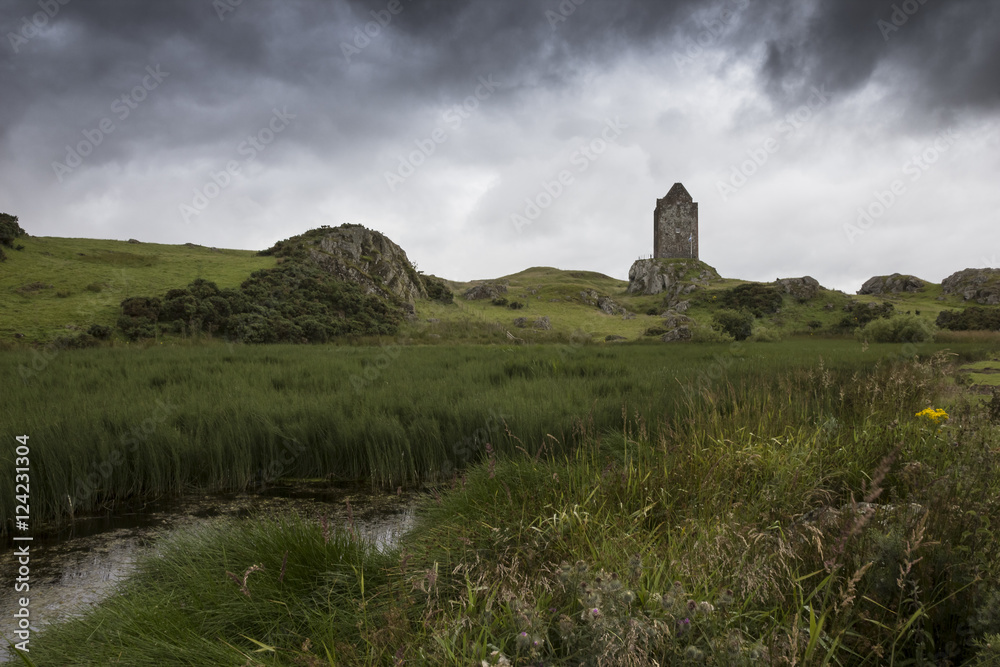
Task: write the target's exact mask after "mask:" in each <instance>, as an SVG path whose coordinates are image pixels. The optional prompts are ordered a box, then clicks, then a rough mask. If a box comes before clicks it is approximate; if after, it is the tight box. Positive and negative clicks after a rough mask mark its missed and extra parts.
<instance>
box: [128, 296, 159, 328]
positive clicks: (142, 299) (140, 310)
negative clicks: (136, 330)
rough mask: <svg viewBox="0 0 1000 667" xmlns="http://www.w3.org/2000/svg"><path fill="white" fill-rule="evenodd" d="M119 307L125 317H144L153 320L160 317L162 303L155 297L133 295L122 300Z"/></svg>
mask: <svg viewBox="0 0 1000 667" xmlns="http://www.w3.org/2000/svg"><path fill="white" fill-rule="evenodd" d="M121 307H122V315H125V316H126V317H145V318H146V319H148V320H150V321H152V322H155V321H156V320H157V319H159V317H160V308H161V307H162V304H161V302H160V300H159V299H158V298H156V297H146V296H133V297H130V298H128V299H125V300H124V301H122V304H121Z"/></svg>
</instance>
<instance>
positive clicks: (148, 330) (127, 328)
mask: <svg viewBox="0 0 1000 667" xmlns="http://www.w3.org/2000/svg"><path fill="white" fill-rule="evenodd" d="M118 328H119V329H120V330H121V332H122V334H123V335H124V336H125V338H127V339H129V340H133V341H134V340H139V339H140V338H155V337H156V323H155V322H153V321H152V320H151V319H149V318H148V317H129V316H128V315H122V316H120V317H119V318H118Z"/></svg>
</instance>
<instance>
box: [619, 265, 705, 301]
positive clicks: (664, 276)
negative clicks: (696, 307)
mask: <svg viewBox="0 0 1000 667" xmlns="http://www.w3.org/2000/svg"><path fill="white" fill-rule="evenodd" d="M719 279H720V277H719V273H718V272H717V271H716V270H715V269H713V268H712V267H711V266H709V265H708V264H705V263H704V262H701V261H698V260H696V259H640V260H637V261H636V262H635V263H634V264H632V268H631V269H629V272H628V293H629V294H664V293H666V295H667V296H668V297H679V296H681V295H684V294H690V293H691V292H693V291H694V290H696V289H698V288H699V287H703V286H706V285H708V284H709V283H710V282H711V281H713V280H719Z"/></svg>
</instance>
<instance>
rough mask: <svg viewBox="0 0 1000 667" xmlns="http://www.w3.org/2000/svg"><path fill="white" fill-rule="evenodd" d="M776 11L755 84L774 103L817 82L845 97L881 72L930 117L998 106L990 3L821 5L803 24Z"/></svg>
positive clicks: (996, 13)
mask: <svg viewBox="0 0 1000 667" xmlns="http://www.w3.org/2000/svg"><path fill="white" fill-rule="evenodd" d="M779 6H780V7H782V9H772V10H771V11H770V14H771V16H770V19H771V21H770V22H772V25H771V27H770V30H771V31H772V32H771V34H770V35H767V34H766V33H765V34H761V35H760V38H761V39H762V40H764V41H765V42H766V44H767V54H766V58H765V60H764V63H763V66H762V67H761V69H760V76H761V80H762V82H763V84H764V86H765V90H767V91H768V93H769V94H770V95H771V96H772V97H774V98H775V99H777V100H785V99H789V98H791V99H793V100H794V98H795V97H796V96H801V95H802V94H804V92H805V91H807V90H808V88H809V86H811V85H815V84H816V83H822V84H824V85H825V86H827V88H828V89H829V90H830V91H831V92H833V93H837V92H851V91H853V90H856V89H858V88H861V87H863V86H864V85H865V84H866V83H868V81H869V80H870V79H871V77H872V76H873V75H874V74H875V73H876V71H877V69H878V68H879V67H880V66H882V67H884V68H885V69H886V76H887V78H888V83H889V85H890V87H891V89H892V90H893V91H894V92H896V93H897V94H899V95H900V96H902V97H903V99H904V100H905V101H910V102H912V103H913V104H914V105H919V107H920V110H922V111H926V112H930V114H931V115H933V114H937V113H941V112H943V113H945V114H947V113H948V112H951V111H960V110H964V109H966V108H972V109H982V108H985V107H995V106H996V105H997V104H998V102H1000V97H998V91H1000V87H998V83H997V81H998V79H997V77H996V72H997V71H998V69H1000V43H998V42H997V40H996V39H995V35H996V34H998V32H1000V10H998V7H997V4H996V3H995V2H991V0H964V1H963V0H958V1H951V2H944V1H943V0H841V1H839V2H821V3H817V4H816V5H814V8H813V9H814V11H813V13H812V15H811V16H810V17H809V18H808V19H807V20H806V21H805V22H804V24H801V23H800V22H799V21H798V20H797V17H795V15H794V13H793V12H792V11H791V5H788V4H785V3H781V4H780V5H779ZM748 30H749V31H751V32H752V30H753V27H752V26H750V27H748Z"/></svg>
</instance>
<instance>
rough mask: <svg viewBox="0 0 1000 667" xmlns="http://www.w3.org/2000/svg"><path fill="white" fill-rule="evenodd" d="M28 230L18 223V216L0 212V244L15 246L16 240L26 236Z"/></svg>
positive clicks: (9, 246)
mask: <svg viewBox="0 0 1000 667" xmlns="http://www.w3.org/2000/svg"><path fill="white" fill-rule="evenodd" d="M25 234H26V232H25V231H24V230H23V229H21V225H19V224H17V216H16V215H9V214H7V213H0V245H5V246H7V247H8V248H13V247H14V240H15V239H17V238H18V237H21V236H24V235H25Z"/></svg>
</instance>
